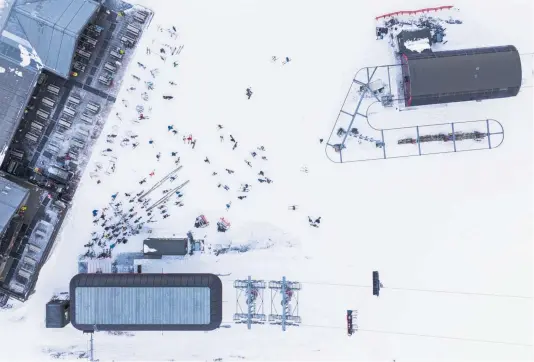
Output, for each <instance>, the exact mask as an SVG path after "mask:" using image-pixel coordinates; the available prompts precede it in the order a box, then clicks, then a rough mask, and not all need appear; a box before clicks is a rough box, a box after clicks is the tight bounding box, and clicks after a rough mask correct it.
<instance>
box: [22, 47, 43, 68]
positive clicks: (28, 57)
mask: <svg viewBox="0 0 534 362" xmlns="http://www.w3.org/2000/svg"><path fill="white" fill-rule="evenodd" d="M19 50H20V57H21V58H22V60H21V62H20V65H21V66H22V67H27V66H28V65H30V64H31V61H32V59H33V60H34V61H35V62H36V63H37V66H38V67H42V66H43V62H42V60H41V58H39V56H38V55H37V53H36V52H35V49H33V48H32V51H31V52H30V51H28V49H26V48H25V47H24V46H22V45H21V44H19Z"/></svg>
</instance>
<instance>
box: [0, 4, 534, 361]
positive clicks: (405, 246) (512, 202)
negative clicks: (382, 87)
mask: <svg viewBox="0 0 534 362" xmlns="http://www.w3.org/2000/svg"><path fill="white" fill-rule="evenodd" d="M142 2H143V3H146V5H147V6H149V7H151V8H152V9H154V10H155V12H156V16H155V18H154V20H153V21H152V25H151V27H150V28H149V30H148V32H147V34H145V35H143V39H142V40H141V44H139V48H138V50H137V53H136V56H135V59H133V61H132V62H131V65H130V66H129V67H130V69H129V70H128V72H127V73H129V74H135V75H137V76H139V77H141V78H142V80H141V81H140V82H137V81H135V80H134V79H133V78H132V77H131V76H130V75H126V76H125V78H124V81H123V82H124V85H123V88H122V89H121V92H120V94H119V95H118V97H117V99H118V101H117V103H116V105H115V109H114V110H113V111H112V112H111V116H110V118H109V119H108V121H107V123H106V125H105V128H104V130H103V132H102V137H100V140H99V142H98V143H97V144H96V145H95V147H94V149H93V154H92V158H91V160H90V161H89V164H88V171H87V172H85V174H84V176H83V179H82V181H81V185H80V187H79V189H78V191H77V193H76V196H75V199H74V201H73V207H72V208H71V210H70V212H69V215H68V216H67V219H66V221H65V224H64V226H63V229H62V232H61V234H60V236H59V237H58V240H57V241H56V243H58V244H57V247H56V248H55V252H54V254H53V255H52V256H51V257H50V258H49V260H48V262H47V264H46V265H45V266H44V267H43V269H42V271H41V274H40V278H39V281H38V283H37V287H36V293H35V294H34V295H32V296H31V298H30V300H29V301H28V302H27V303H25V304H20V303H14V306H13V308H12V309H10V310H6V311H2V312H0V325H2V326H6V328H0V340H1V341H4V342H6V343H2V346H3V347H2V354H3V355H2V358H6V359H7V360H11V361H15V360H22V359H25V360H43V359H44V358H48V356H49V355H50V354H51V353H52V352H50V351H56V352H57V353H60V354H63V355H69V353H70V354H71V357H70V358H75V357H73V356H74V355H75V354H79V353H81V352H83V351H86V350H87V346H88V343H87V336H86V335H83V334H82V333H81V332H80V331H77V330H75V329H74V328H73V327H72V326H67V327H66V328H64V329H60V330H53V329H45V328H44V313H45V304H46V302H47V301H48V300H49V299H50V297H51V296H52V295H53V294H54V293H58V292H61V291H66V290H68V286H69V281H70V279H71V278H72V276H73V275H75V274H76V272H77V263H76V262H77V257H78V255H80V254H82V253H83V252H84V251H85V248H84V247H83V245H84V244H86V243H87V242H88V241H89V240H90V238H91V236H90V234H91V232H92V231H94V230H97V229H98V228H97V227H95V226H94V225H93V223H92V215H91V210H94V209H97V210H99V211H100V210H102V208H104V207H106V206H108V204H109V202H110V200H111V199H110V197H111V195H112V194H115V193H116V192H119V195H118V196H117V199H116V201H115V202H119V201H122V202H123V203H128V199H127V198H126V197H125V196H124V192H131V193H138V192H140V191H141V190H142V189H144V190H145V191H146V190H148V188H149V187H150V186H151V185H152V184H153V183H155V182H156V181H157V180H159V179H160V178H161V177H163V176H164V175H166V174H168V173H169V172H170V171H171V170H173V169H175V168H176V165H175V163H174V161H175V160H176V157H171V156H170V153H171V152H178V156H180V158H181V163H180V164H181V165H183V166H184V167H183V169H182V170H180V171H179V172H178V173H177V179H176V180H175V181H174V182H172V183H169V182H168V181H167V182H166V183H165V184H164V186H162V187H160V188H159V189H158V190H157V191H155V192H154V193H153V195H151V198H152V201H154V200H156V199H158V198H160V197H162V196H163V194H162V193H161V190H162V189H164V188H168V187H176V186H177V185H178V184H180V183H182V182H183V181H185V180H190V183H189V184H188V185H187V186H185V187H184V188H183V189H182V192H183V194H184V196H183V198H182V199H183V202H184V206H183V207H178V206H174V205H172V204H171V205H170V206H169V208H168V209H169V214H170V215H171V216H170V217H169V218H167V219H162V218H161V216H158V219H159V220H158V222H157V223H154V224H149V225H148V226H153V229H154V231H153V234H152V236H171V235H172V234H176V235H177V236H180V237H183V236H185V233H186V232H187V231H188V230H193V231H194V233H195V236H196V237H200V238H202V237H206V240H207V242H208V243H210V244H212V245H215V244H221V245H229V244H231V245H248V246H251V248H252V249H254V248H255V249H256V250H249V251H247V252H245V253H228V254H222V255H219V256H214V255H208V254H204V255H194V256H193V257H191V258H189V259H174V260H173V259H171V260H167V261H163V262H159V264H153V266H152V269H153V272H161V271H162V270H164V271H165V272H211V273H215V274H220V275H221V279H222V280H223V286H224V288H223V293H224V295H223V300H224V304H223V314H224V318H223V326H224V327H225V328H220V329H218V330H216V331H213V332H209V333H186V332H182V333H176V332H174V333H168V332H165V333H149V332H135V333H133V334H128V335H122V336H118V335H112V334H106V333H97V334H96V335H95V351H96V355H95V357H96V358H98V359H100V360H112V359H115V360H169V359H171V358H172V359H182V360H183V359H185V360H215V359H218V358H220V359H222V360H223V361H225V360H237V359H239V360H241V359H246V360H256V359H271V360H281V359H284V360H360V359H363V360H377V359H379V360H392V359H395V358H396V359H397V360H410V359H426V360H435V359H437V357H436V356H439V358H443V359H464V360H470V359H503V360H517V359H531V358H532V348H527V347H517V346H506V345H498V344H484V343H469V342H465V341H451V340H443V339H431V338H421V337H419V338H417V337H407V336H400V335H393V334H381V333H366V332H364V331H361V332H356V334H355V335H353V336H352V337H350V338H348V337H347V336H346V331H345V327H346V325H345V312H346V310H347V309H357V310H358V311H359V313H358V325H359V327H360V328H361V329H369V330H379V331H380V330H382V331H397V332H405V333H415V334H429V335H444V336H456V337H462V338H473V339H487V340H501V341H510V342H519V343H530V341H531V339H532V326H531V324H530V321H531V320H532V317H533V313H532V309H531V308H530V306H531V300H528V301H526V302H525V301H521V300H519V301H518V300H507V299H502V298H488V297H477V296H471V297H467V296H459V295H444V294H436V293H416V292H406V291H392V290H388V289H384V291H383V292H382V293H381V296H380V298H379V299H377V298H376V297H373V296H372V293H371V288H356V287H346V286H345V287H343V286H340V285H335V284H354V285H371V272H372V271H373V270H379V271H380V276H381V279H382V281H383V282H384V284H385V287H386V288H387V287H388V286H390V287H406V288H410V287H411V288H416V289H441V290H462V291H472V292H488V293H493V292H494V293H499V294H515V295H529V296H530V295H532V285H533V283H532V264H531V260H530V256H531V255H532V244H531V238H532V231H531V229H530V228H529V227H528V226H526V225H527V224H528V223H530V221H531V219H532V210H530V208H529V205H528V201H529V200H530V199H531V196H532V170H531V169H530V168H528V167H523V165H525V164H532V152H531V149H528V147H527V150H525V147H526V146H525V145H531V140H530V134H531V133H532V124H531V120H532V109H531V107H530V106H529V105H528V100H527V98H528V97H532V93H531V90H525V91H522V93H520V95H519V96H518V97H516V98H513V99H505V100H496V101H488V102H485V103H484V104H486V105H487V109H486V111H487V112H486V116H487V117H489V118H494V117H495V118H497V116H499V117H500V118H497V119H498V120H499V121H500V122H501V123H503V125H504V127H505V130H506V133H507V140H506V144H505V145H503V146H502V147H500V148H499V149H496V150H493V151H481V152H474V153H472V154H471V153H470V154H467V155H464V154H453V155H437V156H425V157H420V158H408V159H402V160H387V161H375V162H363V163H357V164H345V165H338V164H333V163H331V162H330V161H328V160H327V158H326V157H325V154H324V145H320V144H319V142H318V139H319V138H325V139H327V138H328V137H327V135H328V134H329V132H330V131H331V128H332V125H333V123H334V121H335V115H336V114H337V112H338V110H339V107H340V106H341V104H342V101H343V98H344V97H345V94H346V92H347V89H348V87H349V86H350V81H351V79H352V78H351V77H352V76H354V74H355V73H356V71H357V70H358V69H359V68H361V67H364V66H369V65H372V64H377V65H379V64H386V63H387V59H389V58H388V57H389V49H387V48H388V46H387V44H386V43H384V42H377V41H376V40H375V39H374V36H373V33H374V29H373V28H372V25H370V24H372V21H371V19H374V17H375V16H376V15H378V14H381V13H387V12H390V11H392V10H400V9H399V5H398V4H397V3H394V2H375V3H372V4H367V5H366V7H361V6H358V5H357V4H356V3H348V2H334V3H332V2H322V3H309V2H303V1H300V0H295V1H294V2H290V3H288V2H284V3H282V2H280V1H274V2H269V3H263V4H260V3H252V2H242V1H231V2H230V3H228V2H224V3H219V2H211V1H210V2H190V3H187V4H186V3H181V4H180V5H179V6H178V5H175V6H176V7H177V8H176V11H174V9H173V11H170V9H169V7H168V2H164V1H157V2H154V1H152V2H148V1H142ZM459 2H460V4H455V6H458V7H459V8H460V9H461V10H462V14H463V16H464V17H465V20H464V24H462V25H461V26H460V27H459V28H455V29H452V30H451V32H456V35H457V34H458V32H461V34H462V35H463V36H461V37H456V38H455V39H459V41H462V43H461V44H458V45H457V46H456V48H468V47H474V46H486V45H504V44H509V43H510V44H514V45H516V46H517V47H518V49H520V53H523V52H531V51H532V49H531V48H528V47H529V46H531V44H532V35H531V34H528V32H523V31H521V29H520V28H518V27H519V26H520V24H528V23H532V18H531V15H528V11H524V12H522V11H518V10H517V9H518V7H521V6H523V7H525V6H527V5H526V4H527V3H526V2H524V1H523V2H521V1H511V2H507V3H506V4H499V3H490V4H487V3H484V5H483V6H484V9H485V11H486V15H485V17H484V19H483V21H482V20H477V16H478V15H479V9H478V6H479V5H480V4H481V3H479V2H468V1H459ZM474 3H477V4H479V5H476V4H474ZM428 6H429V4H427V3H426V2H424V1H420V0H412V1H410V4H403V5H402V7H404V8H406V9H412V8H414V9H416V8H420V7H428ZM351 7H352V8H351ZM303 10H306V11H305V12H303ZM303 14H306V16H304V17H303ZM507 14H508V15H507ZM518 17H523V18H524V19H523V18H522V20H520V19H518ZM273 19H276V21H274V22H273ZM506 19H511V20H510V22H509V24H508V23H507V24H508V25H507V26H505V25H504V24H503V22H507V20H506ZM497 21H498V22H500V24H501V25H500V26H498V27H493V26H490V25H488V24H492V22H497ZM470 23H471V25H469V24H470ZM156 24H161V25H162V26H163V27H164V28H165V27H170V26H171V25H175V26H176V27H177V28H178V33H179V36H178V38H177V39H171V38H170V37H169V35H168V33H166V32H157V30H156ZM458 29H462V30H461V31H460V30H458ZM469 29H477V31H469ZM480 29H485V30H484V32H482V31H480ZM155 37H157V38H158V42H159V43H168V44H171V43H174V44H176V45H184V49H183V51H182V52H181V54H180V56H179V57H178V58H177V59H179V66H178V67H176V68H174V67H173V66H172V61H171V60H167V63H165V64H164V63H163V62H162V61H161V60H160V59H159V57H158V56H157V54H156V53H157V52H158V51H159V46H158V45H156V44H154V45H153V44H152V40H153V39H154V38H155ZM146 46H151V47H152V51H153V54H152V55H146V54H145V47H146ZM273 55H276V56H277V58H278V60H277V61H276V62H273V61H272V60H271V57H272V56H273ZM286 56H289V57H290V58H291V62H289V63H288V64H285V65H282V63H281V60H282V59H285V57H286ZM138 61H139V62H141V63H143V64H145V65H146V66H147V69H146V70H144V69H142V68H140V67H139V66H138V65H137V62H138ZM154 68H158V69H159V73H158V75H157V77H156V78H155V79H153V78H152V76H151V75H150V70H152V69H154ZM149 80H150V81H153V82H154V86H155V89H154V90H150V91H149V90H146V87H145V85H144V82H145V81H149ZM169 81H174V82H176V83H177V84H178V85H177V86H172V85H170V84H169V83H168V82H169ZM130 86H134V87H136V88H137V89H136V90H135V91H132V92H128V91H127V89H128V88H129V87H130ZM248 87H251V89H252V91H253V92H254V94H253V95H252V97H251V99H250V100H247V98H246V96H245V90H246V88H248ZM145 91H146V92H147V93H148V96H149V99H148V101H144V100H142V98H141V94H142V93H143V92H145ZM163 94H172V95H173V96H174V99H172V100H164V99H162V95H163ZM121 99H126V100H127V101H128V104H129V107H128V108H125V107H124V105H123V104H122V102H121V101H120V100H121ZM137 104H143V105H144V106H145V112H144V114H145V115H146V116H148V117H150V118H149V119H145V120H140V121H139V122H132V121H131V120H132V119H134V118H135V117H136V111H135V105H137ZM149 106H151V107H152V111H151V112H148V107H149ZM458 107H464V108H462V109H466V110H468V109H469V104H463V105H459V106H458ZM116 112H119V113H120V114H121V119H122V121H121V120H119V119H117V118H116V117H115V116H114V115H115V113H116ZM465 114H470V113H469V112H467V111H466V113H465ZM494 114H495V116H494ZM512 115H513V116H512ZM413 117H418V116H417V111H414V112H413ZM467 120H471V119H467ZM391 121H392V122H394V120H391ZM421 123H425V122H421ZM218 124H222V125H223V126H224V128H223V129H222V130H218V129H217V125H218ZM168 125H173V126H174V128H175V129H177V130H178V132H179V133H178V135H173V134H172V132H169V131H168V130H167V126H168ZM115 131H116V133H117V134H118V136H117V138H116V141H115V143H114V144H108V143H106V134H110V133H112V132H115ZM132 133H134V134H137V135H139V137H138V138H137V139H136V141H137V142H139V146H138V147H137V148H136V149H132V147H131V146H126V147H121V146H120V145H119V143H120V140H121V139H123V138H124V137H126V136H128V135H131V134H132ZM189 134H192V135H193V138H194V139H196V140H197V144H196V147H195V149H191V146H189V145H187V144H184V142H183V140H182V137H183V136H184V135H185V136H187V135H189ZM220 135H223V136H224V141H223V142H221V140H220ZM230 135H232V136H233V137H234V138H235V139H236V140H237V142H238V147H237V148H236V149H235V150H232V143H231V142H230V141H229V137H230ZM149 140H153V141H154V144H153V145H149ZM259 146H264V147H265V149H266V151H265V152H262V151H258V150H257V147H259ZM108 147H109V148H112V149H113V151H112V152H111V153H112V155H113V156H114V157H117V161H116V172H115V173H114V174H113V175H106V174H105V173H104V172H103V171H104V170H102V171H100V172H99V173H98V175H99V178H100V179H101V181H102V183H101V184H99V185H97V184H96V179H92V178H91V177H90V176H89V173H90V172H91V171H92V169H93V168H94V167H95V164H96V163H97V162H100V163H101V164H103V165H107V163H108V162H107V161H108V160H107V157H105V156H102V155H101V151H102V150H103V149H106V148H108ZM252 151H256V152H258V156H257V157H256V158H253V157H252V156H251V155H250V152H252ZM158 153H161V157H160V160H159V161H158V160H157V158H156V155H157V154H158ZM261 155H265V156H266V157H267V158H268V160H267V161H264V160H261V158H260V156H261ZM206 157H208V158H209V160H210V163H209V164H207V163H205V162H203V160H204V159H205V158H206ZM245 160H249V161H251V164H252V167H249V166H248V165H247V164H246V163H245ZM303 167H307V169H308V172H302V171H301V169H302V168H303ZM226 168H228V169H231V170H234V171H235V173H234V174H228V173H227V172H226V171H225V169H226ZM104 169H105V167H104ZM260 170H261V171H264V173H265V175H266V176H267V177H269V178H270V179H272V180H273V183H271V184H266V183H259V182H258V181H257V178H258V172H259V171H260ZM152 171H154V172H155V176H154V177H150V176H149V173H150V172H152ZM213 172H217V173H218V175H216V176H212V173H213ZM143 178H147V183H146V184H143V185H139V183H138V182H139V181H140V180H141V179H143ZM218 183H221V184H222V185H228V186H229V188H230V190H229V191H226V190H224V189H223V188H222V187H221V188H218V187H217V184H218ZM243 183H248V184H250V185H251V186H252V187H251V191H250V192H248V193H246V195H247V196H248V197H247V198H246V199H244V200H239V199H237V196H238V195H241V194H242V193H240V192H238V191H237V189H238V188H239V186H240V185H241V184H243ZM243 195H244V194H243ZM229 201H232V204H231V207H230V208H229V209H228V211H227V210H226V207H225V205H226V204H227V203H228V202H229ZM289 205H298V206H299V207H298V209H297V210H295V211H292V210H288V206H289ZM512 210H513V212H511V211H512ZM156 214H158V215H159V212H157V213H156ZM200 214H204V215H206V217H207V219H208V220H209V221H210V223H211V224H210V226H209V227H208V228H206V229H194V228H193V222H194V220H195V218H196V217H197V216H198V215H200ZM308 216H311V217H312V218H313V219H315V218H317V217H319V216H321V217H322V220H321V221H322V222H321V226H320V227H319V228H312V227H310V226H309V224H308V219H307V218H308ZM220 217H224V218H226V219H228V220H229V221H230V222H231V224H232V226H231V228H230V230H229V231H228V232H226V233H218V232H216V230H215V224H216V221H217V220H218V219H219V218H220ZM145 237H146V234H145V235H138V236H136V237H132V238H130V240H129V241H128V244H126V245H122V244H120V245H117V247H116V249H115V250H114V253H117V252H124V251H141V250H142V240H143V239H144V238H145ZM251 240H252V241H255V242H253V243H251ZM148 268H149V267H148ZM149 270H150V269H149ZM248 275H251V276H252V278H253V279H263V280H266V281H268V280H279V279H281V277H282V276H283V275H285V276H286V277H287V278H288V279H289V280H294V281H301V282H303V290H302V291H301V293H300V315H301V316H302V319H303V326H301V327H298V328H291V327H289V328H288V330H287V331H286V332H285V333H284V332H282V331H281V328H280V327H279V326H267V325H266V326H258V325H254V326H253V327H252V331H248V330H247V329H246V326H243V325H234V324H233V323H231V320H232V315H233V313H234V312H235V310H234V308H235V291H234V289H233V288H232V282H233V280H234V279H244V278H246V277H247V276H248ZM314 283H328V284H330V285H324V284H323V285H321V284H314ZM267 292H268V291H266V294H265V312H266V313H267V314H268V313H269V300H270V297H269V294H268V293H267ZM313 326H316V327H313ZM226 327H228V328H226ZM28 341H31V345H28ZM154 346H157V348H154ZM273 346H276V348H273ZM80 351H81V352H80Z"/></svg>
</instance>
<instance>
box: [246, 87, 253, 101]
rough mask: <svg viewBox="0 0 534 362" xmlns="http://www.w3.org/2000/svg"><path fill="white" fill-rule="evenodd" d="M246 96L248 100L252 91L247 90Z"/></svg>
mask: <svg viewBox="0 0 534 362" xmlns="http://www.w3.org/2000/svg"><path fill="white" fill-rule="evenodd" d="M246 96H247V99H250V97H252V90H251V89H250V88H247V91H246Z"/></svg>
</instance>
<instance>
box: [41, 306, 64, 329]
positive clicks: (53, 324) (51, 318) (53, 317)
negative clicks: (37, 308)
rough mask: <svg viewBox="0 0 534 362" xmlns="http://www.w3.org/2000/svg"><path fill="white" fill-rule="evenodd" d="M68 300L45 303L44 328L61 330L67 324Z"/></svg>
mask: <svg viewBox="0 0 534 362" xmlns="http://www.w3.org/2000/svg"><path fill="white" fill-rule="evenodd" d="M68 306H69V301H68V300H52V301H50V302H48V303H46V318H45V325H46V328H63V327H65V325H67V324H68V323H69V312H68Z"/></svg>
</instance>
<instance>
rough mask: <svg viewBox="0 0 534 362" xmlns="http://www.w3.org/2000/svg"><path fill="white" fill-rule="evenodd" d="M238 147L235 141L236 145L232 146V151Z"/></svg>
mask: <svg viewBox="0 0 534 362" xmlns="http://www.w3.org/2000/svg"><path fill="white" fill-rule="evenodd" d="M236 148H237V142H236V143H234V147H232V151H233V150H235V149H236Z"/></svg>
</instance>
